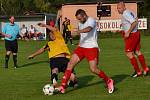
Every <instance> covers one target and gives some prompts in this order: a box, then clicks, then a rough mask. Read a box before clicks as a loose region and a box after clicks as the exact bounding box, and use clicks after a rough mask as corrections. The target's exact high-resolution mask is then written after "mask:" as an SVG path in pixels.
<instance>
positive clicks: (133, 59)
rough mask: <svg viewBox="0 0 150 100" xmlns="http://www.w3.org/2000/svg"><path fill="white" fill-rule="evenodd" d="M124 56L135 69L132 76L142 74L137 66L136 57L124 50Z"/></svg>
mask: <svg viewBox="0 0 150 100" xmlns="http://www.w3.org/2000/svg"><path fill="white" fill-rule="evenodd" d="M126 56H127V57H128V58H129V59H130V62H131V64H132V66H133V68H134V70H135V73H133V74H132V77H138V76H141V75H142V72H141V70H140V68H139V65H138V62H137V59H136V57H135V56H134V53H133V52H126Z"/></svg>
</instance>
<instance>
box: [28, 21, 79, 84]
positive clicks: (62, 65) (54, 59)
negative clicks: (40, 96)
mask: <svg viewBox="0 0 150 100" xmlns="http://www.w3.org/2000/svg"><path fill="white" fill-rule="evenodd" d="M39 26H41V27H46V28H47V29H49V30H50V31H51V32H50V33H49V35H50V36H49V37H50V39H49V40H50V41H49V42H47V44H46V45H45V46H44V47H42V48H41V49H39V50H37V51H36V52H35V53H33V54H31V55H30V56H29V57H28V58H29V59H30V58H34V57H35V56H37V55H40V54H42V53H43V52H45V51H46V50H48V55H49V59H50V67H51V82H52V84H53V85H54V87H57V80H58V73H59V72H65V70H66V68H67V64H68V62H69V58H70V52H69V50H68V47H67V45H66V44H65V41H64V39H63V37H62V34H61V33H60V32H59V30H58V29H57V28H56V27H52V26H49V25H46V24H43V23H39ZM70 80H71V81H70V83H72V86H73V87H76V86H77V79H76V77H75V74H74V73H71V77H70ZM70 85H71V84H70Z"/></svg>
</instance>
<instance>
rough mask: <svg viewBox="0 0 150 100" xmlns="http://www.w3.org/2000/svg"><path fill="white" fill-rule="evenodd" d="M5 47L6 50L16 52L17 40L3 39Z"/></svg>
mask: <svg viewBox="0 0 150 100" xmlns="http://www.w3.org/2000/svg"><path fill="white" fill-rule="evenodd" d="M5 48H6V51H12V52H13V53H17V52H18V42H17V40H14V41H9V40H5Z"/></svg>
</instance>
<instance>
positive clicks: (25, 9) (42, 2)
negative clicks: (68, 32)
mask: <svg viewBox="0 0 150 100" xmlns="http://www.w3.org/2000/svg"><path fill="white" fill-rule="evenodd" d="M94 1H97V0H0V6H1V7H0V15H7V16H8V15H17V16H18V15H25V14H28V13H32V12H33V13H34V12H36V13H56V12H57V7H58V5H60V4H62V3H70V2H94ZM108 1H116V0H108ZM138 10H139V11H138V12H139V16H140V17H141V16H150V12H149V11H150V0H143V3H139V5H138Z"/></svg>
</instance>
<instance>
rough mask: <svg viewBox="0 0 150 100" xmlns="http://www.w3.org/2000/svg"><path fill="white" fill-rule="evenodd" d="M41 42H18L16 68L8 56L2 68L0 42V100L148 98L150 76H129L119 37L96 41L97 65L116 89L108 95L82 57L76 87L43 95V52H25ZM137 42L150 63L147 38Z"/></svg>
mask: <svg viewBox="0 0 150 100" xmlns="http://www.w3.org/2000/svg"><path fill="white" fill-rule="evenodd" d="M45 42H46V41H29V42H27V41H19V54H18V65H19V68H18V69H14V68H13V61H12V57H11V58H10V63H9V69H4V68H2V67H3V65H4V56H5V48H4V42H3V41H0V100H148V99H149V98H150V75H149V76H147V77H139V78H131V77H130V75H131V73H132V72H133V68H132V67H131V65H130V63H129V60H128V59H127V57H126V56H125V55H124V43H123V40H122V38H105V39H101V40H99V45H100V47H101V51H100V57H99V68H101V69H102V70H103V71H104V72H106V73H107V74H108V75H109V76H110V77H111V78H113V79H114V80H115V87H116V90H115V92H114V93H113V94H108V92H107V90H106V89H105V84H104V82H103V81H102V80H101V79H99V78H98V77H97V76H95V75H93V74H92V73H91V72H90V70H89V66H88V63H87V61H86V60H83V61H82V62H81V63H80V64H78V65H77V66H76V68H75V70H76V74H77V77H78V80H79V87H78V89H76V90H74V89H72V88H68V89H67V91H66V94H57V95H53V96H45V95H44V94H43V92H42V88H43V86H44V85H45V84H47V83H48V81H49V76H50V68H49V63H48V61H49V60H48V57H47V52H45V53H44V54H42V55H40V56H38V57H36V58H35V59H33V60H28V59H27V56H28V55H30V54H31V53H33V52H34V51H36V50H37V49H39V48H40V47H42V46H43V45H44V44H45ZM75 43H77V41H75ZM141 44H142V49H141V51H143V53H144V55H145V58H146V61H147V64H148V65H149V66H150V37H149V36H142V41H141ZM75 47H76V45H74V46H72V45H69V48H70V50H71V51H72V50H73V49H74V48H75ZM61 76H62V74H61V75H60V77H61ZM60 77H59V78H60Z"/></svg>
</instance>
